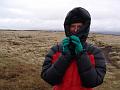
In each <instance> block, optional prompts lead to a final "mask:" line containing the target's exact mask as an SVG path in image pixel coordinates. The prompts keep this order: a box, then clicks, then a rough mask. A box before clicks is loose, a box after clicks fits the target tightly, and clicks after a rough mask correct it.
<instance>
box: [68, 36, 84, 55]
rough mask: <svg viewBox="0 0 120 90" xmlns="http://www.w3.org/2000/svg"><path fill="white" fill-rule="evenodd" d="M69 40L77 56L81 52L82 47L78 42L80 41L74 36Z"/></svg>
mask: <svg viewBox="0 0 120 90" xmlns="http://www.w3.org/2000/svg"><path fill="white" fill-rule="evenodd" d="M70 39H71V41H72V43H73V44H75V53H76V54H79V53H80V52H82V51H83V46H82V44H81V42H80V39H79V38H78V37H77V36H75V35H72V36H70Z"/></svg>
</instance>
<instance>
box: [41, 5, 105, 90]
mask: <svg viewBox="0 0 120 90" xmlns="http://www.w3.org/2000/svg"><path fill="white" fill-rule="evenodd" d="M90 22H91V17H90V14H89V12H88V11H87V10H85V9H84V8H81V7H76V8H74V9H72V10H71V11H69V12H68V14H67V16H66V18H65V21H64V28H65V34H66V37H65V38H64V39H63V40H62V42H61V43H60V44H57V45H55V46H53V47H51V49H50V50H49V52H48V54H47V55H46V56H45V60H44V63H43V66H42V72H41V77H42V79H44V80H45V81H46V82H48V83H49V84H51V85H52V86H53V90H93V88H94V87H96V86H98V85H100V84H102V83H103V79H104V76H105V74H106V64H105V57H104V55H103V53H102V51H101V49H99V48H98V47H96V46H94V45H92V44H89V43H88V42H87V41H86V39H87V37H88V34H89V30H90Z"/></svg>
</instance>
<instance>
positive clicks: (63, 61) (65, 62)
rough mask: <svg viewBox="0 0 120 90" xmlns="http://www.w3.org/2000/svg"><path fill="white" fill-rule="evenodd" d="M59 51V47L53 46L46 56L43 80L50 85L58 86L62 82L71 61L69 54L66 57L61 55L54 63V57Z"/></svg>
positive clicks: (42, 72) (42, 74) (42, 73)
mask: <svg viewBox="0 0 120 90" xmlns="http://www.w3.org/2000/svg"><path fill="white" fill-rule="evenodd" d="M57 51H58V50H57V46H53V47H52V48H51V49H50V50H49V52H48V54H47V55H46V56H45V60H44V63H43V66H42V71H41V78H42V79H43V80H45V81H46V82H47V83H49V84H50V85H56V84H59V83H60V82H61V81H62V78H63V75H64V73H65V71H66V69H67V67H68V66H69V63H70V60H71V55H70V53H67V54H65V55H62V54H61V55H60V56H59V57H58V60H56V62H54V63H52V59H53V55H54V54H55V53H56V52H57Z"/></svg>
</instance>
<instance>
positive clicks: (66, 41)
mask: <svg viewBox="0 0 120 90" xmlns="http://www.w3.org/2000/svg"><path fill="white" fill-rule="evenodd" d="M69 43H70V41H69V38H68V37H66V38H64V39H63V40H62V46H63V47H62V48H63V51H62V53H68V52H70V51H69V47H68V45H69Z"/></svg>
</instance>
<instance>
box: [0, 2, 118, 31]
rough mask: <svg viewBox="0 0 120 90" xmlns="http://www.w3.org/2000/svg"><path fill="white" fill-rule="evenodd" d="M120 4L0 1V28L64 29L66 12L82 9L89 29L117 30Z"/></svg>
mask: <svg viewBox="0 0 120 90" xmlns="http://www.w3.org/2000/svg"><path fill="white" fill-rule="evenodd" d="M119 4H120V1H119V0H99V1H98V0H0V28H13V29H59V30H61V29H63V22H64V18H65V16H66V14H67V12H68V11H69V10H71V9H72V8H74V7H77V6H81V7H84V8H86V9H87V10H88V11H89V12H90V14H91V16H92V24H91V27H92V28H94V29H97V28H100V29H101V28H102V29H103V28H104V29H105V30H108V29H114V28H116V30H117V29H118V30H119V29H120V25H119V24H120V23H119V20H120V10H119V8H120V6H119Z"/></svg>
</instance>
